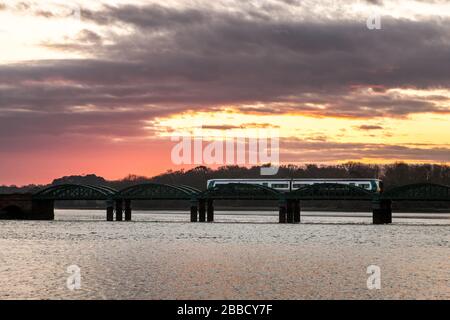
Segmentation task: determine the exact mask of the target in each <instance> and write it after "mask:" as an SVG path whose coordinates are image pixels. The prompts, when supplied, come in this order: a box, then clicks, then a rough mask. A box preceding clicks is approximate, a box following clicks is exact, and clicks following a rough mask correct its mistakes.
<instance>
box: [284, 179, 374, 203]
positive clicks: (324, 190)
mask: <svg viewBox="0 0 450 320" xmlns="http://www.w3.org/2000/svg"><path fill="white" fill-rule="evenodd" d="M373 196H374V193H373V192H370V191H368V190H365V189H363V188H360V187H356V186H351V185H348V184H340V183H316V184H312V185H308V186H304V187H302V188H300V189H297V190H293V191H291V192H288V193H287V194H286V198H287V199H295V200H372V198H373Z"/></svg>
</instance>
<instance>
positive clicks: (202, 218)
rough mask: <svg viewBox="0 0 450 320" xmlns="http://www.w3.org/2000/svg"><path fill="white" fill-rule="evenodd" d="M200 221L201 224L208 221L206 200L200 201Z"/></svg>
mask: <svg viewBox="0 0 450 320" xmlns="http://www.w3.org/2000/svg"><path fill="white" fill-rule="evenodd" d="M198 221H199V222H205V221H206V200H205V199H200V200H198Z"/></svg>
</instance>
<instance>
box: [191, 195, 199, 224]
mask: <svg viewBox="0 0 450 320" xmlns="http://www.w3.org/2000/svg"><path fill="white" fill-rule="evenodd" d="M197 220H198V208H197V201H195V200H193V201H191V222H197Z"/></svg>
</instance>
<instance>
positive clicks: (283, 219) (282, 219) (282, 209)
mask: <svg viewBox="0 0 450 320" xmlns="http://www.w3.org/2000/svg"><path fill="white" fill-rule="evenodd" d="M278 221H279V223H286V201H280V204H279V213H278Z"/></svg>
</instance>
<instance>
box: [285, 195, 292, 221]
mask: <svg viewBox="0 0 450 320" xmlns="http://www.w3.org/2000/svg"><path fill="white" fill-rule="evenodd" d="M286 222H287V223H294V201H293V200H287V202H286Z"/></svg>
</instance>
